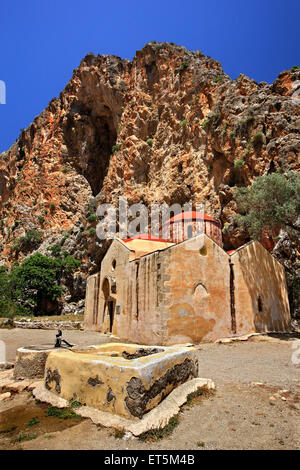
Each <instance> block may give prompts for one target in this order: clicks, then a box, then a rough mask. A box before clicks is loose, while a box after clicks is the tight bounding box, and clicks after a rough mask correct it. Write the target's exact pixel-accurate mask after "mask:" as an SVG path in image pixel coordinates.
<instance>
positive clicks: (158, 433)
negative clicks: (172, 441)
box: [139, 416, 179, 441]
mask: <svg viewBox="0 0 300 470" xmlns="http://www.w3.org/2000/svg"><path fill="white" fill-rule="evenodd" d="M178 424H179V419H178V416H174V417H173V418H171V419H170V421H169V422H168V424H167V425H166V426H165V427H164V428H159V429H150V431H146V432H144V433H143V434H140V436H139V439H140V440H141V441H158V440H159V439H163V438H164V437H167V436H169V435H170V434H172V432H173V431H174V429H175V428H176V427H177V426H178Z"/></svg>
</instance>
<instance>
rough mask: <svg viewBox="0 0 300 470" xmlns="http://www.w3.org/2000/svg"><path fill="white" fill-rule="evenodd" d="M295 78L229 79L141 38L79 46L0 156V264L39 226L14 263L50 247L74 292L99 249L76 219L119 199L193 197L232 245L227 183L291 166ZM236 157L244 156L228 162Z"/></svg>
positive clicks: (296, 142)
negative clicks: (73, 64) (69, 71)
mask: <svg viewBox="0 0 300 470" xmlns="http://www.w3.org/2000/svg"><path fill="white" fill-rule="evenodd" d="M299 80H300V72H299V70H291V71H284V72H282V73H281V74H280V75H279V76H278V78H277V79H276V80H275V82H274V83H273V84H271V85H269V84H267V83H264V82H262V83H256V82H255V81H254V80H250V79H249V78H248V77H246V76H245V75H240V76H239V77H238V78H237V79H236V80H234V81H233V80H231V79H230V77H228V75H226V74H225V73H224V71H223V70H222V67H221V65H220V63H219V62H217V61H214V60H213V59H211V58H209V57H206V56H205V55H203V54H202V53H201V52H193V51H187V50H186V49H185V48H184V47H181V46H176V45H172V44H168V43H156V42H151V43H148V44H146V46H145V47H143V49H141V50H140V51H137V53H136V55H135V57H134V58H133V61H132V62H130V61H129V60H127V59H126V60H122V59H121V58H119V57H116V56H108V55H105V56H101V55H98V56H94V55H93V54H88V55H87V56H86V57H85V58H84V59H83V60H82V61H81V63H80V65H79V67H78V68H77V69H75V70H74V73H73V76H72V78H71V80H70V81H69V83H68V84H67V86H66V88H65V89H64V90H63V91H62V92H61V93H60V95H59V97H58V98H55V99H53V100H52V101H51V102H50V103H49V105H48V106H47V108H46V109H45V110H44V111H43V112H42V113H41V114H40V115H39V116H37V117H36V118H35V119H34V121H33V122H32V123H31V124H30V125H29V126H28V128H27V129H25V130H22V132H21V133H20V135H19V137H18V139H17V140H16V142H15V143H14V144H13V145H12V146H11V148H10V149H9V150H7V151H6V152H3V153H2V154H1V155H0V183H1V184H0V207H1V212H2V223H1V227H0V243H1V244H2V245H3V251H2V259H1V263H2V264H6V265H11V264H12V263H13V262H14V261H15V260H16V255H15V253H14V252H13V250H11V246H12V245H13V244H14V242H15V240H17V239H18V238H19V237H21V236H23V235H24V234H25V233H26V232H27V231H28V230H30V229H33V228H35V229H37V230H40V231H41V232H42V233H43V243H42V244H39V246H35V247H33V248H32V249H30V250H28V249H25V248H24V249H23V251H21V252H20V253H19V254H18V256H17V258H18V260H19V261H22V260H23V259H24V258H25V256H28V255H29V254H30V253H32V252H33V251H35V250H39V251H41V252H46V249H47V247H48V246H49V245H51V244H54V243H59V244H60V245H61V246H62V247H63V249H66V250H67V251H68V252H70V254H74V255H75V254H76V256H78V257H79V258H80V260H81V262H82V264H81V267H80V270H79V271H78V275H76V276H74V277H72V276H70V277H69V278H66V279H65V280H64V293H63V297H64V298H65V299H69V300H71V301H77V300H78V299H80V298H83V297H84V292H85V278H86V276H87V275H88V274H93V273H94V272H96V271H97V270H98V267H99V263H100V262H101V259H102V257H103V254H104V252H105V251H106V249H107V244H106V243H104V242H103V243H102V242H99V241H97V240H96V237H95V235H94V234H93V232H90V228H95V225H96V223H94V222H89V221H88V216H89V215H90V214H94V213H95V212H96V208H97V205H98V204H99V203H104V202H107V203H117V200H118V196H119V195H122V196H125V197H127V198H128V202H129V204H132V203H134V202H140V201H143V202H144V203H146V204H148V205H149V204H151V203H163V202H166V203H167V204H172V203H179V204H184V203H186V202H192V203H194V204H195V203H205V204H206V212H207V213H209V214H210V215H211V216H213V217H215V218H217V219H219V220H220V221H221V222H222V224H223V225H224V223H226V222H227V223H228V224H229V229H228V230H227V231H226V233H224V234H223V236H224V244H225V248H226V249H228V250H229V249H232V248H237V247H238V246H240V245H241V244H243V243H244V242H245V241H247V238H248V234H247V233H245V232H243V231H241V230H240V229H236V228H235V227H234V226H233V225H232V224H231V222H232V217H233V215H234V214H235V211H236V207H235V204H234V203H233V202H232V192H233V190H234V188H235V186H240V185H245V186H246V185H249V184H251V182H252V181H253V178H254V177H256V176H257V175H264V174H266V173H269V172H272V171H276V170H280V171H286V170H294V171H299V152H300V132H299V110H300V105H299V87H298V83H299ZM256 135H259V136H260V138H259V139H258V142H257V144H255V145H253V137H254V136H256ZM148 139H152V141H151V146H150V145H148V144H147V140H148ZM237 159H242V160H243V161H244V164H243V165H242V166H241V167H240V168H239V169H238V170H237V169H236V167H235V165H234V162H235V160H237ZM21 175H22V177H21ZM41 214H43V219H41V217H40V216H41ZM15 221H18V222H19V223H18V224H17V225H16V224H15V223H14V222H15ZM11 227H13V228H12V229H11ZM270 243H271V245H272V244H275V240H271V241H270ZM276 256H278V257H279V258H281V257H282V258H284V257H285V256H286V257H287V262H288V259H289V257H290V256H292V257H294V256H295V257H296V260H297V262H296V264H297V265H299V249H298V251H297V249H296V248H295V247H289V246H287V244H286V243H284V244H282V245H278V247H277V250H276ZM292 263H293V265H294V266H295V263H294V261H293V262H292ZM297 269H298V268H297ZM297 308H298V304H297V305H295V309H297Z"/></svg>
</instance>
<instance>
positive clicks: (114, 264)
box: [111, 259, 117, 271]
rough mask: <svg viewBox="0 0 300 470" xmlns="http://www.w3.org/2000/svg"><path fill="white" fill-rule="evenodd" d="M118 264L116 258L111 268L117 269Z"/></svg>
mask: <svg viewBox="0 0 300 470" xmlns="http://www.w3.org/2000/svg"><path fill="white" fill-rule="evenodd" d="M116 266H117V262H116V260H115V259H114V260H113V262H112V263H111V269H112V270H113V271H114V270H115V269H116Z"/></svg>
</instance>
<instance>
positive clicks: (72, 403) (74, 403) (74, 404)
mask: <svg viewBox="0 0 300 470" xmlns="http://www.w3.org/2000/svg"><path fill="white" fill-rule="evenodd" d="M79 406H81V403H80V401H77V400H71V401H70V408H79Z"/></svg>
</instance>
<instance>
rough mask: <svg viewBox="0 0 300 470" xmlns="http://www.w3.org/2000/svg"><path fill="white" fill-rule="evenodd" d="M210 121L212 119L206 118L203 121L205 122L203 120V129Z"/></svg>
mask: <svg viewBox="0 0 300 470" xmlns="http://www.w3.org/2000/svg"><path fill="white" fill-rule="evenodd" d="M209 121H210V119H205V121H203V122H202V124H201V125H202V127H203V129H205V128H206V126H208V124H209Z"/></svg>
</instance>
